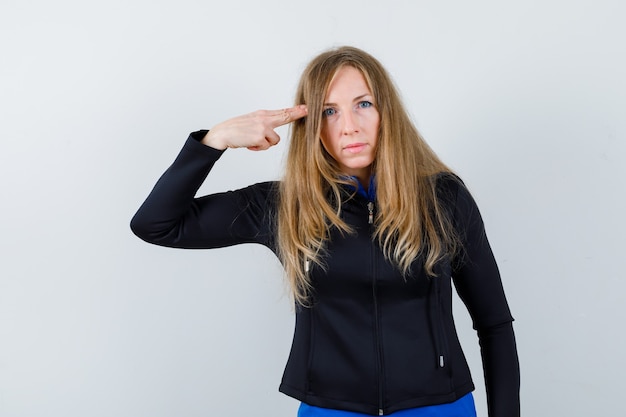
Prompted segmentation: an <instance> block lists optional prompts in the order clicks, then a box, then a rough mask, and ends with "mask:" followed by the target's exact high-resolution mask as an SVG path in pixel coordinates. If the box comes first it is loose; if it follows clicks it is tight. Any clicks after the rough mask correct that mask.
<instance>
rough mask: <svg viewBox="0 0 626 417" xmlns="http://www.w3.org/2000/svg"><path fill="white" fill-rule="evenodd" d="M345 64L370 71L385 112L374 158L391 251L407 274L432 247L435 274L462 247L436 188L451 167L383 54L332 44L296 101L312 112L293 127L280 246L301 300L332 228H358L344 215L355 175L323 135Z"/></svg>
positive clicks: (430, 265)
mask: <svg viewBox="0 0 626 417" xmlns="http://www.w3.org/2000/svg"><path fill="white" fill-rule="evenodd" d="M344 66H351V67H354V68H356V69H357V70H359V71H360V72H361V73H362V74H363V76H364V77H365V80H366V82H367V84H368V87H369V88H370V91H371V92H372V95H373V97H374V105H375V107H376V108H377V110H378V112H379V115H380V128H379V137H378V145H377V149H376V157H375V160H374V163H373V166H372V173H373V174H374V175H375V181H376V205H377V214H376V218H375V220H374V224H375V233H374V238H375V239H377V240H378V242H379V245H380V246H381V248H382V250H383V253H384V255H385V257H386V258H387V259H388V260H390V261H391V262H392V263H393V264H395V265H396V267H397V268H398V269H399V270H400V271H401V272H402V273H403V274H404V275H405V276H406V275H407V274H408V273H409V272H410V267H411V264H412V263H413V261H414V260H415V258H417V257H418V256H420V255H425V264H424V268H425V270H426V272H427V274H428V275H430V276H435V273H434V266H435V264H436V263H437V262H438V261H440V260H441V259H442V258H444V257H445V256H446V255H447V254H449V253H450V252H451V251H454V250H455V247H456V241H457V238H456V235H455V233H454V231H453V227H452V225H451V221H450V219H449V218H448V217H447V216H446V213H445V212H444V210H443V209H442V207H440V204H439V203H438V200H437V196H436V190H435V181H436V174H438V173H441V172H450V169H449V168H448V167H447V166H446V165H445V164H444V163H443V162H441V160H440V159H439V158H438V157H437V155H436V154H435V153H434V152H433V151H432V149H431V148H430V147H429V146H428V144H427V143H426V142H425V141H424V139H423V138H422V137H421V135H420V134H419V133H418V131H417V129H416V128H415V126H414V125H413V123H412V122H411V120H410V118H409V116H408V114H407V113H406V111H405V110H404V107H403V105H402V102H401V99H400V97H399V95H398V93H397V91H396V89H395V87H394V85H393V82H392V81H391V78H390V77H389V75H388V74H387V72H386V71H385V69H384V68H383V66H382V65H381V64H380V62H378V60H376V59H375V58H374V57H373V56H371V55H369V54H367V53H366V52H364V51H362V50H360V49H357V48H353V47H340V48H337V49H333V50H329V51H326V52H324V53H322V54H320V55H319V56H317V57H316V58H314V59H313V60H312V61H311V62H310V63H309V65H308V66H307V67H306V69H305V70H304V72H303V74H302V77H301V79H300V83H299V86H298V89H297V93H296V100H295V102H296V104H306V105H307V108H308V115H307V116H306V117H305V118H303V119H299V120H297V121H295V122H294V123H293V126H292V129H291V142H290V145H289V150H288V153H287V160H286V167H285V174H284V178H283V180H282V181H281V185H280V201H279V205H278V213H277V228H278V239H277V243H278V252H279V256H280V258H281V261H282V263H283V266H284V268H285V271H286V275H287V280H288V282H289V285H290V288H291V292H292V295H293V297H294V299H295V301H296V302H297V303H298V304H300V305H306V304H307V303H308V301H309V300H308V298H309V295H310V292H311V290H312V284H311V281H310V279H309V277H308V269H309V265H311V266H312V265H317V266H319V267H321V268H324V259H323V258H324V255H325V249H326V247H325V244H326V241H327V240H328V238H329V233H330V230H331V228H337V229H339V230H340V231H341V232H344V233H352V229H351V227H350V226H349V225H348V224H346V223H345V222H344V221H343V220H342V219H341V205H342V191H341V186H342V184H345V183H347V182H348V181H347V180H346V179H345V175H343V174H342V172H341V171H340V170H339V168H338V166H337V164H336V162H335V160H334V159H333V158H332V157H331V156H330V155H329V154H328V152H326V150H325V149H324V147H323V145H322V143H321V140H320V134H321V127H322V111H323V105H324V100H325V96H326V93H327V91H328V87H329V85H330V83H331V81H332V79H333V77H334V76H335V74H336V73H337V71H338V70H339V69H341V68H342V67H344Z"/></svg>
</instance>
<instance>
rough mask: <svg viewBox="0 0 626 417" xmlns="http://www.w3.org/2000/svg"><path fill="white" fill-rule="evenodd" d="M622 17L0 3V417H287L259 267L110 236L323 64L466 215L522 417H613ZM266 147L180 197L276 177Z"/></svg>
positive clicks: (522, 5)
mask: <svg viewBox="0 0 626 417" xmlns="http://www.w3.org/2000/svg"><path fill="white" fill-rule="evenodd" d="M625 10H626V6H624V3H623V2H621V1H619V0H614V1H608V0H596V1H592V0H589V1H576V0H573V1H572V0H569V1H568V0H544V1H537V0H533V1H525V2H513V1H496V0H494V1H473V2H468V1H463V0H457V1H441V0H439V1H437V0H429V1H408V0H407V1H386V2H383V1H382V0H378V1H375V2H374V1H364V0H361V1H328V0H318V1H315V2H296V1H287V0H266V1H263V2H260V1H259V2H257V1H252V0H249V1H228V2H226V1H223V2H217V1H211V0H205V1H199V0H198V1H193V0H179V1H176V2H174V1H172V2H167V1H162V0H153V1H147V0H143V1H133V0H124V1H120V0H109V1H107V2H89V1H71V0H58V1H54V2H48V1H43V0H33V1H28V0H20V1H17V0H2V3H1V4H0V52H1V54H0V57H1V58H0V59H1V64H0V87H1V90H0V138H1V150H0V186H1V188H0V190H1V192H2V204H1V205H0V213H1V218H2V223H1V226H0V227H1V229H0V231H1V233H0V242H1V245H2V248H1V249H2V250H1V255H0V256H1V262H0V416H2V417H56V416H63V417H79V416H80V417H83V416H90V417H101V416H107V417H144V416H145V417H161V416H163V417H164V416H190V417H191V416H208V415H210V416H213V415H216V416H244V415H246V416H249V415H259V416H294V415H295V410H296V408H297V402H296V401H294V400H292V399H290V398H288V397H286V396H284V395H282V394H280V393H278V392H277V387H278V383H279V381H280V377H281V375H282V369H283V366H284V363H285V361H286V358H287V354H288V350H289V345H290V342H291V332H292V329H293V314H292V311H291V308H290V306H289V302H288V298H287V297H286V296H285V292H284V288H283V284H282V282H281V271H280V266H279V264H278V262H277V261H276V260H275V259H274V258H273V257H272V255H271V253H270V252H269V251H268V250H266V249H264V248H262V247H260V246H259V247H257V246H243V247H237V248H228V249H221V250H215V251H185V250H175V249H167V248H160V247H156V246H152V245H148V244H145V243H143V242H142V241H140V240H139V239H137V238H135V237H134V236H133V235H132V234H131V232H130V230H129V227H128V223H129V220H130V218H131V217H132V215H133V214H134V212H135V210H136V209H137V208H138V207H139V205H140V204H141V202H142V201H143V199H144V198H145V196H146V195H147V193H148V192H149V191H150V189H151V187H152V185H153V184H154V182H155V181H156V180H157V178H158V177H159V175H160V174H161V173H162V171H164V170H165V168H167V166H168V165H169V163H170V162H171V161H172V160H173V158H174V157H175V155H176V153H177V152H178V149H179V148H180V147H181V146H182V144H183V142H184V140H185V139H186V136H187V134H188V132H190V131H192V130H196V129H200V128H209V127H211V126H212V125H213V124H215V123H217V122H219V121H222V120H224V119H226V118H229V117H232V116H235V115H238V114H242V113H246V112H250V111H253V110H256V109H259V108H268V109H273V108H282V107H287V106H289V105H290V104H291V103H292V96H293V94H294V92H295V86H296V83H297V79H298V76H299V74H300V72H301V71H302V69H303V68H304V66H305V64H306V63H307V62H308V60H309V59H310V58H312V57H313V56H314V55H316V54H317V53H318V52H320V51H322V50H324V49H326V48H328V47H331V46H336V45H342V44H351V45H354V46H357V47H361V48H363V49H365V50H367V51H369V52H371V53H372V54H373V55H375V56H377V57H378V58H379V59H380V60H381V61H382V62H383V64H384V65H385V66H386V67H387V68H388V69H389V71H390V72H391V74H392V75H393V77H394V79H395V81H396V83H397V85H398V86H399V88H400V90H401V91H402V94H403V97H404V99H405V102H406V104H407V108H408V109H409V110H410V112H411V114H412V115H413V117H414V119H415V121H416V123H417V125H418V128H420V130H421V131H422V133H423V134H424V136H425V137H426V138H427V140H428V141H429V142H430V143H431V145H432V146H433V148H435V150H436V151H437V152H438V153H439V154H440V155H441V156H442V157H443V159H444V160H445V161H446V162H448V163H449V164H450V165H451V166H452V167H453V168H454V169H455V170H457V172H458V173H459V174H460V175H461V176H462V177H463V178H464V180H465V181H466V183H467V184H468V186H469V187H470V189H471V190H472V192H473V193H474V195H475V197H476V199H477V201H478V203H479V205H480V206H481V209H482V212H483V216H484V218H485V222H486V225H487V231H488V234H489V236H490V239H491V243H492V245H493V247H494V251H495V253H496V257H497V259H498V261H499V264H500V267H501V270H502V274H503V280H504V285H505V289H506V291H507V295H508V298H509V302H510V304H511V308H512V310H513V313H514V316H515V317H516V319H517V321H516V323H515V330H516V334H517V339H518V347H519V353H520V360H521V366H522V411H523V414H524V415H526V416H536V417H541V416H555V415H564V416H565V415H566V416H572V417H574V416H580V417H583V416H585V417H586V416H591V415H615V414H616V412H618V410H622V409H623V406H622V400H621V395H623V393H622V391H623V388H624V385H623V374H624V372H626V364H625V359H624V351H626V342H625V337H624V332H623V331H622V329H623V327H624V324H623V323H624V319H626V312H625V309H624V307H623V301H624V295H623V294H624V291H625V290H626V282H625V279H624V278H625V274H624V268H623V265H622V264H623V259H624V256H623V251H624V249H625V245H624V243H623V236H624V235H625V234H626V228H625V226H624V213H626V197H625V193H624V190H625V179H626V168H625V165H626V145H625V140H626V117H625V116H626V81H625V78H626V77H624V74H626V57H625V54H624V40H625V39H626V26H625V25H624V24H623V23H624V21H625V18H626V13H625ZM279 133H281V134H282V136H283V139H284V140H285V141H286V140H287V130H285V129H282V130H280V131H279ZM285 149H286V147H285V144H284V143H283V144H281V145H280V146H278V147H276V148H273V149H272V150H270V151H268V152H262V153H253V152H247V151H244V150H239V151H228V152H227V153H226V155H225V156H224V157H223V158H222V160H220V161H219V163H218V165H217V166H216V169H215V172H214V174H213V175H212V176H211V177H210V178H209V180H208V181H207V183H206V184H205V186H204V187H203V189H202V192H212V191H216V190H225V189H231V188H236V187H240V186H244V185H247V184H249V183H253V182H257V181H263V180H268V179H275V178H278V176H279V175H280V172H281V164H282V161H283V154H284V150H285ZM457 307H458V308H457V309H456V311H457V316H458V322H459V323H458V328H459V332H460V336H461V339H462V342H463V344H464V346H465V347H466V353H467V356H468V359H469V361H470V365H471V367H472V370H473V374H474V378H475V381H476V383H477V391H476V394H475V395H476V400H477V405H478V411H479V415H480V416H486V406H485V395H484V388H483V385H482V384H483V383H482V371H481V367H480V358H479V355H478V347H477V343H476V337H475V334H474V332H473V330H472V329H471V324H470V322H469V320H468V318H467V315H466V314H465V313H464V311H463V308H462V306H461V305H460V304H459V305H458V306H457Z"/></svg>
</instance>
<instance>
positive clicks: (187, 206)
mask: <svg viewBox="0 0 626 417" xmlns="http://www.w3.org/2000/svg"><path fill="white" fill-rule="evenodd" d="M305 114H306V108H304V107H302V106H298V107H294V108H291V109H285V110H279V111H266V110H262V111H258V112H255V113H251V114H249V115H244V116H239V117H236V118H233V119H230V120H229V121H226V122H224V123H221V124H219V125H216V126H215V127H214V128H213V130H212V131H215V133H213V134H211V132H209V131H198V132H194V133H192V134H191V135H190V137H189V139H187V142H186V143H185V145H184V147H183V149H182V150H181V151H180V153H179V155H178V157H177V158H176V160H175V161H174V163H173V164H172V165H171V166H170V167H169V168H168V169H167V171H165V173H164V174H163V175H162V176H161V178H160V179H159V181H158V182H157V184H156V185H155V186H154V188H153V190H152V192H151V193H150V195H149V196H148V198H147V199H146V201H145V202H144V203H143V204H142V206H141V207H140V208H139V210H138V211H137V213H136V214H135V216H134V217H133V219H132V220H131V229H132V230H133V232H134V233H135V234H136V235H137V236H139V237H140V238H141V239H143V240H145V241H147V242H150V243H154V244H158V245H163V246H172V247H181V248H214V247H222V246H228V245H234V244H238V243H248V242H256V243H262V244H265V245H268V246H270V245H271V235H272V234H271V231H270V227H271V222H270V219H269V217H268V216H269V213H270V212H271V211H272V210H271V207H272V205H273V204H275V201H276V194H275V193H276V187H275V184H274V183H260V184H255V185H252V186H249V187H246V188H243V189H241V190H236V191H229V192H224V193H217V194H212V195H208V196H204V197H200V198H196V197H195V195H196V192H197V191H198V189H199V187H200V185H202V183H203V182H204V180H205V178H206V176H207V175H208V173H209V171H210V170H211V168H212V167H213V165H214V163H215V162H216V161H217V160H218V159H219V157H220V156H221V155H222V153H223V150H224V149H226V148H227V147H232V148H235V147H247V148H249V149H253V150H263V149H268V148H269V147H270V146H272V145H275V144H276V143H278V141H279V138H278V135H277V134H276V132H274V129H275V128H276V127H278V126H280V125H283V124H287V123H289V122H291V121H293V120H296V119H297V118H300V117H303V116H304V115H305Z"/></svg>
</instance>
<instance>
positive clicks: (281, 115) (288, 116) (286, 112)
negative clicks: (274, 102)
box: [272, 104, 307, 127]
mask: <svg viewBox="0 0 626 417" xmlns="http://www.w3.org/2000/svg"><path fill="white" fill-rule="evenodd" d="M306 115H307V108H306V105H304V104H301V105H299V106H295V107H291V108H287V109H283V110H277V111H276V113H275V114H273V115H272V124H273V125H274V126H275V127H278V126H282V125H286V124H288V123H291V122H293V121H294V120H298V119H301V118H302V117H304V116H306Z"/></svg>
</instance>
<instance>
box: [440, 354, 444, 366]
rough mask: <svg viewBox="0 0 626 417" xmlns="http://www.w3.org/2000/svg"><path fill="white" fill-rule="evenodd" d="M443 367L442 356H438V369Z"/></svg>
mask: <svg viewBox="0 0 626 417" xmlns="http://www.w3.org/2000/svg"><path fill="white" fill-rule="evenodd" d="M444 365H445V362H444V361H443V355H439V367H440V368H443V367H444Z"/></svg>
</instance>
